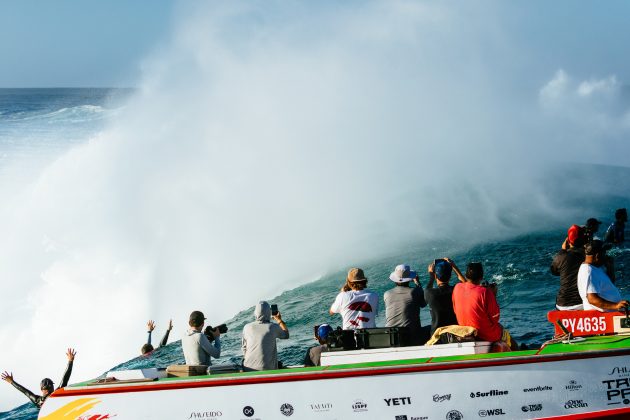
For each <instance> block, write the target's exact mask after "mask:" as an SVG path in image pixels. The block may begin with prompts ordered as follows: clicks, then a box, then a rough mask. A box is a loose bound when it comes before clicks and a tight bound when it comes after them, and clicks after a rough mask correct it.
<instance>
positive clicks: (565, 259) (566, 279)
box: [549, 225, 585, 311]
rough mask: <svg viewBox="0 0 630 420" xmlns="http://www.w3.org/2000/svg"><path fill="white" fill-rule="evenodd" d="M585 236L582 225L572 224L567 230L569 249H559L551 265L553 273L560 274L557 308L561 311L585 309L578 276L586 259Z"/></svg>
mask: <svg viewBox="0 0 630 420" xmlns="http://www.w3.org/2000/svg"><path fill="white" fill-rule="evenodd" d="M584 238H585V236H584V229H583V228H582V227H581V226H578V225H573V226H571V227H570V228H569V230H568V232H567V243H568V249H561V250H560V251H558V253H557V254H556V255H555V256H554V257H553V261H552V262H551V266H550V267H549V270H550V271H551V274H553V275H554V276H560V288H559V289H558V293H557V294H556V309H558V310H559V311H575V310H581V309H583V306H582V298H581V297H580V293H579V292H578V287H577V276H578V270H579V269H580V265H581V264H582V262H583V261H584Z"/></svg>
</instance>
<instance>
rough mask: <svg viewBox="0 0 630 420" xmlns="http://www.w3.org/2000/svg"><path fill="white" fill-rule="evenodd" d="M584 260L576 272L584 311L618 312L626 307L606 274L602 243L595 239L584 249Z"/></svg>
mask: <svg viewBox="0 0 630 420" xmlns="http://www.w3.org/2000/svg"><path fill="white" fill-rule="evenodd" d="M585 253H586V259H585V260H584V263H583V264H582V265H581V266H580V270H579V271H578V280H577V286H578V290H579V293H580V296H581V298H582V304H583V306H584V309H585V310H597V311H601V312H604V311H620V310H622V309H624V308H626V307H627V306H628V301H627V300H624V299H622V298H621V293H620V292H619V289H617V288H616V287H615V285H614V284H613V283H612V281H611V280H610V278H609V277H608V275H607V274H606V272H605V271H604V270H603V269H602V266H603V264H604V261H605V258H606V249H605V245H604V242H602V241H600V240H598V239H596V240H594V241H592V242H591V243H590V244H587V245H586V247H585Z"/></svg>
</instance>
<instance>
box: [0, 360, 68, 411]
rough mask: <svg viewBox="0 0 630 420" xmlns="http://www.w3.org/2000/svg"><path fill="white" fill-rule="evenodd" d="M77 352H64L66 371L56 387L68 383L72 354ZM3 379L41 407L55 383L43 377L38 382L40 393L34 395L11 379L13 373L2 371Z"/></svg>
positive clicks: (52, 390) (61, 386) (53, 388)
mask: <svg viewBox="0 0 630 420" xmlns="http://www.w3.org/2000/svg"><path fill="white" fill-rule="evenodd" d="M76 354H77V352H76V351H74V349H68V351H67V352H66V357H67V358H68V366H66V371H65V372H64V374H63V378H62V379H61V382H60V383H59V386H58V387H57V388H56V389H59V388H63V387H64V386H66V385H68V381H69V380H70V375H71V374H72V364H73V363H74V356H76ZM1 377H2V380H3V381H7V382H8V383H10V384H11V385H13V386H14V387H15V389H17V390H18V391H20V392H21V393H22V394H24V395H26V397H27V398H28V399H29V400H31V402H32V403H33V404H35V405H36V406H37V408H41V407H42V405H43V404H44V401H46V398H48V397H49V396H50V395H51V394H52V393H53V392H55V384H54V383H53V381H52V380H50V379H49V378H44V379H42V381H41V382H40V384H39V388H40V390H41V391H42V395H35V394H34V393H33V392H31V391H29V390H28V389H26V388H24V387H23V386H22V385H20V384H18V383H17V382H15V379H13V373H9V372H4V373H2V375H1Z"/></svg>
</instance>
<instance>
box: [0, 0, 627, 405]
mask: <svg viewBox="0 0 630 420" xmlns="http://www.w3.org/2000/svg"><path fill="white" fill-rule="evenodd" d="M493 6H494V5H490V4H488V5H483V6H479V5H475V6H466V5H460V6H457V7H452V6H451V5H448V6H446V5H429V4H416V3H415V2H404V1H400V2H388V3H379V2H373V3H372V2H370V3H368V4H365V5H361V10H357V8H356V7H357V6H355V5H354V4H352V3H348V4H345V3H344V4H343V5H333V6H331V5H330V4H329V5H324V4H323V3H320V2H317V3H313V4H312V5H311V4H297V3H295V4H291V5H289V6H287V5H286V4H280V3H270V4H269V2H260V3H256V2H251V3H250V2H247V3H237V2H230V3H229V4H224V5H218V4H205V3H204V4H200V5H199V6H198V8H195V10H183V11H182V13H181V22H180V25H179V26H178V27H177V28H175V31H174V33H173V36H172V39H171V41H170V43H169V44H168V45H162V46H160V49H159V51H158V52H156V53H155V54H154V55H153V56H151V57H148V58H146V60H145V61H144V62H143V68H144V69H145V74H144V77H143V79H142V80H141V81H140V82H139V89H138V90H137V91H136V92H134V94H133V95H131V97H129V98H128V99H127V100H126V101H125V102H124V106H123V107H122V108H120V107H119V106H117V105H114V106H110V105H109V104H108V102H107V100H104V98H105V97H107V95H108V94H107V93H103V92H100V93H94V95H96V97H98V98H100V99H95V96H91V95H92V94H91V93H90V94H85V92H80V91H74V92H70V93H69V94H68V95H67V97H66V96H64V94H62V95H60V96H55V95H52V96H51V95H48V93H49V92H43V93H41V96H40V97H39V98H38V99H37V100H35V101H33V103H30V104H28V103H27V104H26V105H24V104H23V105H19V104H20V103H21V102H22V101H23V99H21V98H20V97H19V95H21V94H23V92H18V94H17V95H16V94H15V92H14V93H13V94H12V93H10V92H9V93H8V95H9V96H10V98H9V99H6V98H5V99H4V100H3V101H4V102H3V103H4V104H5V105H3V106H2V109H1V110H0V118H1V120H0V121H1V122H2V124H1V125H0V130H2V133H3V134H2V143H1V147H2V148H3V150H2V159H3V160H2V163H3V164H2V169H1V173H0V175H1V176H0V197H1V198H2V200H1V201H0V231H1V232H2V233H3V234H2V236H1V237H0V278H2V279H3V281H2V282H0V295H1V296H2V297H3V299H4V302H6V305H5V306H3V313H2V316H3V323H2V324H1V325H0V342H2V343H4V344H3V346H4V347H3V360H9V361H10V362H11V365H10V366H4V367H3V369H10V370H12V371H14V372H15V373H16V375H19V376H17V378H18V381H21V382H23V383H24V384H37V383H38V382H39V380H40V379H41V377H42V376H43V375H46V376H52V377H55V375H56V372H57V370H58V369H59V368H60V365H61V366H62V365H63V363H64V357H63V353H64V351H65V348H66V347H68V346H75V347H77V348H78V350H79V355H78V357H77V365H76V368H75V372H74V374H73V379H74V380H81V379H86V378H90V377H94V376H97V375H99V374H100V373H102V372H104V371H106V370H107V369H109V368H110V367H111V366H113V365H116V364H118V363H120V362H121V361H124V360H128V358H129V356H130V355H132V354H136V352H137V351H138V347H139V344H141V343H140V342H138V337H139V334H138V332H139V331H143V330H144V327H143V325H144V322H145V320H146V319H148V318H153V319H157V320H158V321H159V324H160V325H164V323H165V322H166V320H167V319H169V318H171V317H172V318H173V319H174V323H175V325H176V328H177V329H176V331H178V332H179V333H182V332H183V330H184V328H185V325H186V316H187V314H188V313H190V311H191V310H193V309H201V310H203V311H204V312H205V313H206V314H207V316H208V317H209V318H210V319H213V320H214V319H226V318H230V317H231V316H232V315H233V314H235V313H239V311H241V310H243V309H244V308H249V307H251V306H252V305H254V304H255V303H256V302H257V301H258V300H260V299H261V298H269V297H272V296H277V295H280V293H282V291H285V290H291V289H294V288H295V287H296V286H300V285H303V284H305V283H308V282H312V281H314V280H318V279H322V281H323V282H324V283H323V284H324V285H325V287H324V286H322V290H321V291H322V293H323V290H324V289H325V290H326V292H325V293H326V294H325V296H324V297H325V298H327V297H329V296H330V295H332V294H334V293H335V292H336V290H337V288H338V286H339V285H338V284H337V280H336V279H338V278H339V277H338V276H335V280H333V278H332V277H331V275H332V274H334V273H339V272H342V271H344V270H346V269H347V268H348V267H350V266H357V265H363V266H365V267H366V268H370V267H372V268H370V269H374V270H376V269H375V268H373V267H381V268H380V271H373V272H372V273H371V274H370V275H371V276H373V277H374V280H375V281H376V282H378V281H379V280H378V279H381V278H384V277H381V275H380V274H379V273H380V272H384V273H387V272H388V271H389V270H390V269H391V267H393V266H394V265H395V264H396V263H399V262H401V261H400V260H402V259H403V258H404V259H405V260H407V262H410V263H414V264H417V265H419V266H423V265H425V264H426V263H427V262H428V261H431V260H432V259H433V258H435V257H436V256H439V255H435V254H438V253H439V254H442V253H450V254H452V255H454V256H456V257H457V256H461V258H462V259H466V258H467V256H468V253H469V252H473V251H471V250H474V249H477V248H475V247H477V246H484V245H483V244H486V246H488V247H489V248H488V249H487V252H488V254H489V255H492V254H493V253H495V252H498V254H497V255H496V261H497V262H496V264H497V269H496V273H497V274H498V275H501V276H504V277H503V279H504V280H502V281H505V283H506V288H505V290H506V293H508V297H509V296H510V295H509V293H510V287H511V283H512V282H514V283H518V284H521V283H520V282H516V281H515V280H514V279H513V276H517V277H518V276H519V275H521V274H522V276H523V278H525V274H524V273H525V271H526V270H525V268H523V269H519V270H522V273H521V272H520V271H518V272H513V271H510V270H512V269H509V267H507V266H506V265H505V264H507V263H508V262H506V261H503V260H502V259H501V258H503V257H506V256H508V255H510V253H516V254H517V255H519V257H518V258H517V257H516V256H514V255H511V256H510V258H508V259H509V261H510V263H512V264H515V266H516V267H520V265H519V264H518V259H519V258H522V257H520V254H519V252H520V253H522V252H524V251H525V250H524V249H523V248H520V247H519V246H516V247H512V248H510V247H508V246H507V245H508V244H509V243H510V242H509V241H510V240H511V239H510V238H523V237H525V238H527V237H528V236H527V235H534V234H537V232H543V233H544V232H552V233H550V235H553V237H554V238H556V239H554V240H551V239H549V243H550V244H551V243H553V244H557V243H559V242H560V241H561V239H562V237H563V236H564V235H563V230H564V229H566V227H567V226H568V225H570V224H572V223H576V222H577V223H583V221H584V220H585V219H586V218H587V217H589V216H592V215H595V216H598V217H606V215H610V214H612V211H613V210H614V207H616V206H619V207H622V206H624V207H625V206H627V204H626V200H627V197H628V191H627V185H626V184H625V183H623V182H618V180H620V179H621V180H623V179H627V176H626V173H625V172H624V169H623V168H617V167H615V166H613V165H617V166H621V167H624V166H625V167H627V166H629V165H630V153H628V144H627V141H626V139H627V136H628V134H630V133H629V132H630V124H628V117H627V116H628V115H629V113H628V110H629V109H630V107H629V106H628V96H627V88H626V86H625V84H624V81H623V80H620V79H619V78H617V77H616V75H615V74H611V70H610V69H609V68H607V67H606V68H604V67H602V68H598V69H596V70H593V67H592V65H593V63H597V62H601V61H602V60H594V59H592V57H593V55H594V54H595V53H596V52H597V53H599V54H601V53H602V48H601V46H602V45H608V44H606V43H605V42H596V41H597V40H594V39H590V37H594V36H598V34H597V33H594V34H589V33H585V32H587V31H584V30H583V27H582V26H581V22H579V21H572V20H571V19H570V18H568V17H566V16H564V14H563V15H562V22H563V27H562V30H563V33H564V34H575V36H578V37H579V36H584V37H589V42H585V43H584V45H583V46H582V47H581V48H576V49H571V51H579V54H577V53H576V54H574V55H570V53H566V54H568V55H556V54H555V51H551V50H549V49H546V48H547V43H546V42H545V43H543V44H541V45H533V44H529V43H528V42H530V40H529V39H526V38H524V37H522V33H521V32H520V31H519V30H520V29H522V28H520V27H519V25H522V23H520V24H516V21H518V19H515V16H520V14H519V13H520V11H521V10H514V9H511V8H510V7H509V6H501V7H493ZM531 7H532V12H533V11H534V9H533V7H534V6H531ZM593 7H595V6H593ZM611 9H612V8H607V9H606V13H615V12H614V11H611ZM599 12H600V13H603V12H601V10H600V11H599ZM597 15H598V16H600V14H597ZM618 15H619V16H622V15H624V14H623V13H618ZM545 16H547V15H545ZM519 22H521V21H519ZM572 25H573V26H572ZM610 25H613V23H610ZM530 29H531V28H530ZM620 30H623V31H626V30H627V28H625V26H624V27H623V28H622V29H620ZM622 33H625V32H622ZM626 38H627V37H626ZM546 39H553V37H551V38H547V37H545V40H546ZM624 39H625V38H624ZM615 55H616V56H617V55H618V54H615ZM550 56H554V57H557V61H554V62H557V63H558V64H557V65H551V66H550V64H549V59H548V57H550ZM583 57H584V58H583ZM598 57H600V56H598ZM586 62H588V63H587V64H588V66H587V65H586V64H585V63H586ZM585 69H587V70H585ZM622 70H623V69H621V70H619V71H620V72H621V71H622ZM615 71H616V70H615ZM613 72H614V71H613ZM592 74H595V76H592ZM622 74H623V73H622ZM590 77H592V78H590ZM4 93H5V94H7V92H4ZM11 95H12V96H11ZM82 95H83V96H82ZM7 104H8V106H7ZM593 165H600V166H593ZM602 165H605V166H602ZM523 235H525V236H523ZM443 243H445V244H447V245H445V246H444V247H441V246H438V245H437V244H443ZM449 244H450V245H449ZM488 244H498V245H497V249H496V250H495V249H494V248H493V247H492V245H488ZM502 244H503V245H502ZM528 244H529V246H530V248H529V249H530V250H531V249H532V248H533V249H535V252H534V251H531V252H533V253H534V254H537V253H538V252H539V250H538V248H537V245H538V244H534V243H529V242H528ZM517 245H520V244H517ZM556 246H557V245H550V247H549V248H545V249H548V250H547V251H540V252H543V254H544V253H545V252H546V253H547V254H549V255H550V254H551V253H553V250H554V248H555V247H556ZM504 248H505V249H504ZM481 249H485V248H481ZM507 249H511V250H512V251H509V252H508V251H507ZM499 250H501V252H499ZM412 251H413V252H412ZM547 254H544V255H537V256H538V257H540V258H541V260H540V261H538V260H536V262H535V263H534V261H533V260H529V261H528V260H526V259H525V261H528V264H527V266H532V265H534V266H536V267H540V268H541V270H542V269H543V268H544V267H545V266H546V264H547V263H548V262H543V260H547V261H548V258H549V255H547ZM484 257H485V256H484ZM543 257H544V258H543ZM385 260H386V262H383V261H385ZM380 263H382V264H383V265H382V266H379V264H380ZM499 268H501V269H499ZM519 273H520V274H519ZM536 273H538V272H536ZM536 273H534V274H531V273H530V274H531V275H533V276H534V275H535V276H537V275H539V274H536ZM541 273H542V272H541ZM543 275H544V274H540V276H543ZM527 278H529V277H527ZM326 279H329V280H326ZM326 281H328V282H330V283H326ZM386 283H387V282H385V283H382V284H386ZM333 286H334V287H333ZM314 287H317V286H314ZM377 287H385V286H377ZM298 290H302V289H298ZM316 290H317V289H316ZM301 293H303V294H308V293H307V291H304V290H302V292H301ZM541 295H544V294H543V293H542V292H541ZM280 296H281V298H282V296H283V295H280ZM544 296H546V295H544ZM528 299H533V297H532V296H530V295H527V294H524V295H523V300H528ZM322 300H325V299H324V298H323V299H322ZM545 301H549V302H550V304H551V302H552V299H549V298H548V297H546V298H545ZM279 303H282V304H283V305H284V304H285V303H284V301H282V302H279ZM508 303H509V302H508ZM521 304H522V303H521V302H520V301H515V302H513V303H511V304H510V306H508V308H506V310H507V309H510V308H513V307H515V306H516V308H518V309H520V305H521ZM526 305H530V303H529V302H528V303H527V304H526ZM536 305H540V306H541V307H542V306H543V305H542V303H538V304H536ZM324 306H325V305H324ZM286 307H287V309H289V308H294V309H295V313H293V312H292V311H293V309H289V313H290V314H291V316H295V318H294V319H296V320H299V319H302V318H300V317H299V316H298V314H299V313H304V315H303V316H304V317H306V318H304V321H303V324H299V322H301V321H296V325H298V324H299V325H302V327H298V331H299V328H304V333H303V334H302V332H301V331H299V332H298V334H299V336H303V337H309V336H310V331H307V330H308V328H307V326H306V325H307V324H308V325H311V324H312V322H313V321H314V319H317V318H318V315H314V318H310V315H308V316H307V315H306V314H307V313H309V311H310V310H312V309H313V308H311V307H309V306H308V305H307V304H305V303H304V302H301V301H300V299H299V297H298V296H294V298H293V300H291V301H287V302H286ZM120 308H124V310H121V309H120ZM536 308H538V307H537V306H527V308H526V309H524V310H525V311H527V310H534V309H536ZM318 310H319V309H318ZM321 310H323V311H325V308H323V309H321ZM536 310H538V309H536ZM68 314H71V315H75V314H89V316H70V317H69V316H68ZM248 316H249V315H242V317H243V318H239V319H240V321H235V322H236V325H235V327H234V328H233V330H234V331H237V330H238V324H239V322H240V323H241V324H242V322H244V320H245V319H246V318H247V317H248ZM506 316H509V315H507V314H506ZM536 319H540V316H538V317H537V318H536ZM508 321H510V322H511V320H509V319H508ZM213 322H214V321H213ZM95 328H96V329H97V330H98V337H99V339H96V340H95V338H94V337H95V332H94V330H95ZM510 328H513V327H512V326H511V325H510ZM515 329H516V330H519V329H520V327H518V326H517V327H515ZM522 330H526V328H523V329H522ZM522 330H521V331H522ZM515 334H516V336H517V337H519V336H521V335H523V334H525V333H524V332H515ZM523 337H525V336H524V335H523ZM173 338H174V339H175V338H178V337H176V336H175V337H173ZM235 340H236V341H238V340H237V339H236V338H235ZM292 340H293V339H292ZM307 340H309V339H308V338H304V339H303V341H291V342H290V343H288V345H290V346H291V345H296V346H297V344H295V343H302V342H305V341H307ZM34 342H46V343H47V348H48V351H47V352H45V353H44V354H38V356H37V357H38V363H37V364H36V366H35V365H34V364H33V363H32V358H33V356H32V353H31V352H29V349H30V348H32V343H34ZM136 343H137V344H136ZM231 345H232V344H231ZM175 346H176V345H175ZM234 348H236V347H234ZM165 350H166V349H165ZM234 352H235V353H234V354H236V353H237V352H236V350H234ZM295 354H297V350H296V353H295ZM172 356H173V357H174V358H176V357H177V356H176V355H175V353H173V354H172ZM234 357H236V356H234ZM287 357H288V359H287V360H294V359H295V358H297V356H291V355H289V356H287ZM18 372H19V373H18ZM0 399H1V400H0V402H1V403H2V406H3V407H5V406H6V407H7V409H8V407H11V406H13V405H12V404H17V403H19V402H21V401H22V400H20V399H19V396H18V395H14V393H11V392H9V393H5V392H4V391H3V393H2V394H0ZM5 401H8V402H6V403H5ZM2 410H4V408H2Z"/></svg>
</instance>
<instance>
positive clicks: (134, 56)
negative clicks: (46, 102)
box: [0, 0, 175, 87]
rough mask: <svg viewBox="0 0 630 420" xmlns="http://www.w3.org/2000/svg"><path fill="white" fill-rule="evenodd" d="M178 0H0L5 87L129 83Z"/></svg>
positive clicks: (1, 82)
mask: <svg viewBox="0 0 630 420" xmlns="http://www.w3.org/2000/svg"><path fill="white" fill-rule="evenodd" d="M174 4H175V2H174V1H173V0H151V1H126V0H108V1H79V0H55V1H35V0H16V1H11V0H3V1H0V40H2V42H0V62H2V65H0V87H61V86H64V87H65V86H86V87H88V86H89V87H92V86H130V85H133V84H134V83H135V81H136V80H137V79H138V76H139V63H140V61H141V60H142V57H144V56H145V55H146V54H148V53H150V51H152V50H153V49H154V48H155V47H156V46H158V45H159V44H160V43H163V42H165V41H166V40H167V39H168V37H169V34H170V31H171V28H172V19H173V14H174V13H173V12H174Z"/></svg>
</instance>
